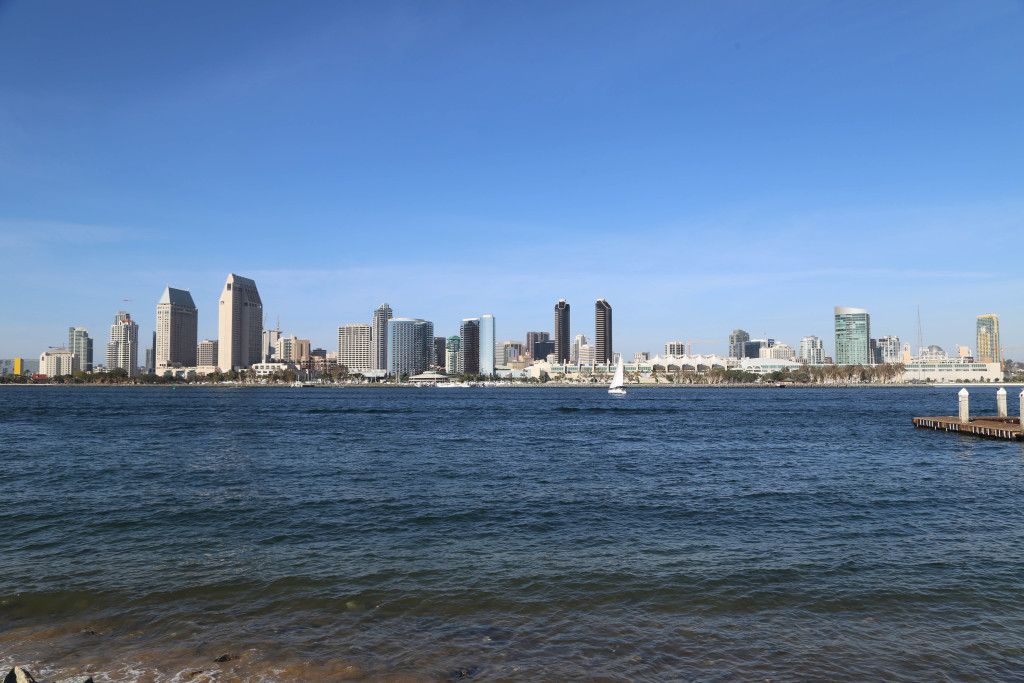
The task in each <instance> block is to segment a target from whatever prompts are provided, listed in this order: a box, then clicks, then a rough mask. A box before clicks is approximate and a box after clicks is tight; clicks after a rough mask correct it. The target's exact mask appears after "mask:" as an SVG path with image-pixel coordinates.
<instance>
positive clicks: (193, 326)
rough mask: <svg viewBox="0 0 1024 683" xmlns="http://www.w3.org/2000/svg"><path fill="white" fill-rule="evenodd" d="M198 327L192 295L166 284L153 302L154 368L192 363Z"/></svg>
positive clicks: (196, 312)
mask: <svg viewBox="0 0 1024 683" xmlns="http://www.w3.org/2000/svg"><path fill="white" fill-rule="evenodd" d="M198 330H199V311H198V309H196V305H195V303H194V302H193V301H192V295H191V294H189V292H188V290H186V289H175V288H174V287H170V286H169V287H167V289H165V290H164V293H163V296H161V297H160V301H159V302H157V305H156V342H155V354H156V357H155V365H156V367H158V368H167V367H193V366H195V364H196V341H197V340H198V334H199V332H198Z"/></svg>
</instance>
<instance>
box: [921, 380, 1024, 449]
mask: <svg viewBox="0 0 1024 683" xmlns="http://www.w3.org/2000/svg"><path fill="white" fill-rule="evenodd" d="M957 396H958V397H959V399H960V415H959V416H958V417H953V416H948V417H915V418H914V426H915V427H922V428H925V429H936V430H939V431H943V432H953V433H954V434H965V435H966V434H971V435H973V436H984V437H988V438H990V439H1004V440H1006V441H1024V390H1022V391H1021V392H1020V410H1021V417H1009V416H1008V415H1007V414H1006V389H1003V388H1002V387H1000V388H999V391H997V392H996V407H997V408H998V412H999V415H979V416H978V417H975V418H972V417H971V415H970V409H969V399H968V396H969V394H968V392H967V389H966V388H964V389H961V390H960V392H959V393H958V394H957Z"/></svg>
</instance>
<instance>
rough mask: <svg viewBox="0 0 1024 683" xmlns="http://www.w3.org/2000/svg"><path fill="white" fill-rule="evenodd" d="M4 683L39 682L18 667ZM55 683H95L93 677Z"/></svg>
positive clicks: (71, 678) (79, 677)
mask: <svg viewBox="0 0 1024 683" xmlns="http://www.w3.org/2000/svg"><path fill="white" fill-rule="evenodd" d="M0 671H2V669H0ZM4 683H39V681H37V680H36V679H34V678H33V677H32V674H30V673H29V672H28V670H27V669H25V668H24V667H21V666H16V667H14V668H13V669H11V671H10V673H8V674H7V675H6V676H4ZM53 683H93V681H92V676H71V677H70V678H62V679H60V680H59V681H54V682H53Z"/></svg>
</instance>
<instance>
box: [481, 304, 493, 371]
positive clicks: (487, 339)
mask: <svg viewBox="0 0 1024 683" xmlns="http://www.w3.org/2000/svg"><path fill="white" fill-rule="evenodd" d="M495 334H496V333H495V328H494V316H493V315H490V314H488V315H482V316H480V374H481V375H484V376H486V377H493V376H494V369H495V354H494V343H495V339H496V336H495Z"/></svg>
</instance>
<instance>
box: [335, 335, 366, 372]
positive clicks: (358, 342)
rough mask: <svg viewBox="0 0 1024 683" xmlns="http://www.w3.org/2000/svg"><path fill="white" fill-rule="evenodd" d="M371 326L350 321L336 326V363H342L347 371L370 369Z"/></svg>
mask: <svg viewBox="0 0 1024 683" xmlns="http://www.w3.org/2000/svg"><path fill="white" fill-rule="evenodd" d="M372 338H373V335H372V328H371V327H370V326H369V325H367V324H366V323H352V324H349V325H342V326H340V327H339V328H338V365H344V366H345V367H346V368H348V371H349V372H364V371H366V370H370V369H372V368H371V363H372V354H371V353H370V346H371V343H370V340H371V339H372Z"/></svg>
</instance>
